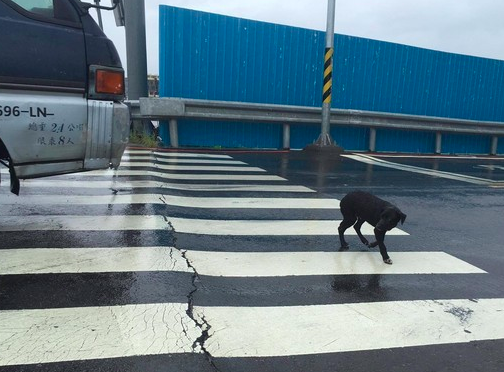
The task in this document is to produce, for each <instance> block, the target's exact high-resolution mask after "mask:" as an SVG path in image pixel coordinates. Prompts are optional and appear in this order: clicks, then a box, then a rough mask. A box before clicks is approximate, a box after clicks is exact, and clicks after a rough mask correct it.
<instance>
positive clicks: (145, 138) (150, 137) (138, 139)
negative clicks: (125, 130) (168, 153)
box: [129, 132, 158, 147]
mask: <svg viewBox="0 0 504 372" xmlns="http://www.w3.org/2000/svg"><path fill="white" fill-rule="evenodd" d="M129 142H130V144H135V145H140V146H143V147H158V141H157V139H156V135H155V134H145V133H140V132H131V133H130V136H129Z"/></svg>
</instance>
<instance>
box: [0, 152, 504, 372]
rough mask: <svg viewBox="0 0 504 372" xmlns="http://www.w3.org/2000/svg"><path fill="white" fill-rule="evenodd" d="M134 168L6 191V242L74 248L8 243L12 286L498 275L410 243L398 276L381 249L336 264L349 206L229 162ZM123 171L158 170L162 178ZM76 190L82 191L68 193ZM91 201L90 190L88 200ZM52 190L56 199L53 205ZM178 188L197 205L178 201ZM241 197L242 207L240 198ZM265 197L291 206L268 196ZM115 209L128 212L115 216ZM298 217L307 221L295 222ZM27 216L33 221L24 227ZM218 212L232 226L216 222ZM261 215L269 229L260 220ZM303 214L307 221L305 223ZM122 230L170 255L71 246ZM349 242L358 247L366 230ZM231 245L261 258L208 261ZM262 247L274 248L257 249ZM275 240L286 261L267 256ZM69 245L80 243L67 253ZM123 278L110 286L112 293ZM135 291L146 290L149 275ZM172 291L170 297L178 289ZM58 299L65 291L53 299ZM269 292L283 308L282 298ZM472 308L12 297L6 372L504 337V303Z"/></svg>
mask: <svg viewBox="0 0 504 372" xmlns="http://www.w3.org/2000/svg"><path fill="white" fill-rule="evenodd" d="M121 167H122V168H120V169H119V170H116V171H114V170H110V171H93V172H85V173H81V174H73V175H68V176H59V177H54V178H51V179H39V180H27V181H23V183H22V187H28V188H29V189H30V191H31V192H36V193H37V194H29V195H23V196H20V197H15V196H11V195H8V194H7V193H6V192H7V190H6V189H5V188H4V189H3V190H2V194H0V203H1V204H2V205H3V206H5V207H9V213H6V214H3V215H1V216H0V231H1V232H6V233H13V232H19V233H20V234H37V236H38V234H40V236H44V235H45V234H53V233H54V234H55V233H64V236H65V237H66V238H68V239H66V240H64V241H63V242H62V243H61V244H59V245H58V246H54V247H50V246H44V245H43V244H42V243H40V245H39V246H36V247H35V248H33V247H28V246H11V245H9V246H6V245H5V244H4V245H3V246H2V248H1V249H0V279H1V278H2V277H5V278H10V280H23V278H25V277H26V278H32V277H36V278H39V277H40V278H46V279H45V280H47V281H48V282H51V281H52V280H53V279H54V278H59V277H61V276H74V275H86V278H90V277H93V276H104V275H115V274H118V275H119V274H130V273H134V274H142V273H143V274H149V273H150V274H152V273H156V274H163V275H164V274H165V273H168V274H170V275H171V274H176V275H187V277H188V278H189V277H190V278H192V281H193V285H194V286H195V290H194V291H195V292H197V291H198V288H197V286H198V284H197V280H196V279H198V280H199V281H201V282H202V283H204V282H205V280H207V281H208V280H213V281H217V282H216V283H218V284H219V283H223V282H227V281H229V282H232V283H234V282H233V281H234V280H236V281H237V283H239V282H242V281H250V283H254V281H260V280H270V279H272V278H274V279H278V278H280V279H281V280H285V281H290V280H292V278H300V279H301V280H305V278H306V280H309V279H308V278H320V277H324V276H327V277H333V276H335V277H343V278H350V279H351V278H359V276H366V275H371V276H380V277H381V276H386V277H387V278H394V277H397V276H402V275H405V276H409V277H413V278H416V275H418V276H422V277H423V278H425V277H427V276H428V277H430V278H439V277H440V276H443V277H451V276H457V275H464V276H465V275H474V276H478V277H484V276H487V275H488V274H487V273H486V272H485V271H484V270H482V269H480V268H478V267H476V266H474V265H472V264H470V263H468V262H465V261H463V260H461V259H459V258H457V257H455V256H453V255H450V254H448V253H445V252H441V251H437V250H435V249H432V248H430V247H420V250H419V251H414V252H411V251H402V249H401V246H400V244H399V243H396V246H395V249H394V252H393V259H394V265H385V264H383V262H382V260H381V256H380V254H379V253H378V250H372V249H370V250H365V251H355V250H354V251H349V252H336V251H335V250H336V248H337V244H338V238H337V235H338V231H337V227H338V225H339V223H340V220H339V218H340V212H339V200H337V199H334V198H318V197H316V196H317V195H316V194H315V192H314V190H311V189H309V188H307V187H305V186H300V185H289V184H288V182H287V180H286V179H285V178H282V177H279V176H276V175H271V174H236V173H237V172H242V173H247V172H248V173H254V172H256V173H257V172H261V173H265V172H266V171H265V170H264V169H261V168H257V167H253V166H250V165H248V164H247V163H245V162H241V161H237V160H234V159H233V158H232V157H231V156H229V155H222V154H206V153H203V152H171V151H169V152H162V151H148V150H133V149H131V150H128V151H127V152H126V153H125V156H124V158H123V163H122V166H121ZM123 167H132V168H136V167H150V168H154V169H156V171H148V170H125V169H124V168H123ZM180 172H183V173H180ZM211 172H220V173H218V174H217V173H211ZM135 177H142V178H140V179H135ZM152 177H154V178H155V179H154V180H152V179H151V178H152ZM130 178H132V179H130ZM163 180H166V181H167V182H163ZM171 180H178V181H177V182H171ZM194 181H196V183H194ZM184 182H186V183H184ZM201 182H204V183H201ZM233 182H235V183H233ZM236 182H240V183H236ZM7 184H8V182H7ZM2 186H5V183H4V184H2ZM66 188H68V189H69V190H70V191H67V192H60V191H61V190H64V189H66ZM81 189H82V190H85V192H84V193H82V194H80V192H81V191H82V190H81ZM146 189H148V190H146ZM154 189H155V190H154ZM48 190H49V191H50V190H52V191H53V193H50V194H48V193H47V191H48ZM171 190H177V191H176V192H174V194H177V193H178V194H183V195H182V196H180V195H170V191H171ZM39 191H40V192H39ZM41 191H45V192H41ZM231 191H233V192H237V193H240V196H233V195H226V193H227V192H231ZM185 192H187V193H185ZM264 192H275V193H282V194H280V195H279V197H273V196H271V195H270V194H268V195H266V197H258V196H257V195H256V193H264ZM93 193H96V194H97V195H93ZM100 193H101V194H100ZM217 193H218V194H217ZM242 193H243V195H242ZM250 193H253V194H250ZM284 193H285V194H284ZM290 193H304V194H303V195H290ZM309 193H310V194H309ZM89 194H91V195H89ZM314 194H315V195H314ZM274 195H276V194H274ZM307 195H308V196H309V195H313V197H311V198H310V197H307ZM301 196H303V197H301ZM139 204H140V205H146V206H147V207H145V208H146V212H144V213H143V214H131V213H134V212H129V213H130V214H128V213H126V212H122V211H126V210H127V209H128V208H127V207H128V206H129V205H139ZM150 205H154V206H156V208H154V207H150ZM159 205H162V206H166V208H162V209H166V214H164V213H163V214H159V212H152V210H153V209H156V210H159V209H160V208H159V207H157V206H159ZM52 206H60V207H62V206H69V208H73V209H71V210H70V211H69V212H67V213H68V214H37V213H30V211H33V210H36V209H37V208H50V207H52ZM83 206H93V207H92V208H91V207H90V208H91V210H92V211H91V212H89V211H87V212H79V208H82V207H83ZM116 206H117V207H116ZM112 207H113V208H112ZM172 207H180V208H182V209H183V210H184V211H186V210H187V211H192V213H196V212H194V211H195V210H194V209H190V208H197V209H201V216H199V215H197V217H194V215H186V214H180V215H179V214H178V212H173V211H174V210H175V211H179V210H181V209H177V208H172ZM28 208H30V210H28V211H27V212H26V213H24V212H23V211H25V210H27V209H28ZM138 208H144V207H143V206H140V207H138ZM61 209H62V208H60V209H59V210H61ZM116 209H118V210H119V211H121V212H120V213H119V212H117V211H116ZM228 209H229V210H228ZM277 209H278V210H283V214H281V215H280V214H278V215H276V217H275V215H274V213H275V210H277ZM112 210H113V211H114V213H109V212H111V211H112ZM290 210H292V211H294V210H295V211H296V213H297V214H296V215H294V214H293V215H292V216H287V217H286V215H288V214H289V212H290ZM17 211H20V214H21V215H15V214H16V212H17ZM74 211H75V212H74ZM96 211H99V212H96ZM196 211H197V212H198V214H200V211H199V210H196ZM212 211H218V212H219V214H218V215H215V216H214V215H212ZM72 212H74V213H72ZM333 212H334V214H333V215H332V213H333ZM80 213H82V214H80ZM86 213H87V214H86ZM156 213H158V214H156ZM254 213H256V214H255V215H254ZM260 213H263V214H262V216H265V218H264V217H263V218H257V217H255V216H257V215H258V214H260ZM301 213H304V214H302V216H306V218H303V217H299V216H300V215H301ZM322 213H325V214H322ZM223 215H225V216H228V215H229V218H223V217H222V216H223ZM251 215H252V216H254V217H250V216H251ZM329 215H330V217H329V218H328V216H329ZM320 216H323V217H320ZM118 232H119V233H121V234H123V235H124V236H125V237H126V238H125V239H127V237H128V236H129V235H131V236H135V234H138V233H142V232H154V233H155V234H158V235H156V236H158V240H157V241H159V242H161V243H160V244H159V245H146V246H127V244H126V246H123V244H124V242H125V241H126V242H127V240H121V243H119V242H117V241H115V240H114V239H109V240H106V241H104V242H103V243H102V244H103V245H102V244H99V245H100V246H91V247H90V246H84V245H82V246H81V245H79V244H80V243H81V242H80V240H79V239H78V238H76V239H72V238H71V237H72V236H73V234H78V233H84V234H91V233H103V234H104V236H105V237H108V236H109V235H107V234H110V233H118ZM362 232H363V234H364V235H368V236H372V235H373V228H372V227H371V226H370V225H368V224H364V225H363V227H362ZM346 234H347V235H353V236H355V235H356V233H355V231H354V230H353V229H348V230H347V232H346ZM408 235H409V234H408V232H407V231H404V230H403V228H402V226H401V228H395V229H393V230H392V231H390V232H388V233H387V239H388V240H389V241H390V242H392V241H393V240H394V239H408V238H407V237H408ZM59 236H60V237H61V236H63V235H61V234H60V235H59ZM76 236H80V235H76ZM84 236H86V235H84ZM173 236H175V237H176V239H172V238H171V237H173ZM184 237H185V238H187V239H189V241H190V242H193V241H197V242H198V244H201V245H202V247H200V249H198V248H195V247H191V246H189V247H183V248H181V247H178V246H177V244H178V243H177V238H178V239H182V238H184ZM224 237H226V238H229V237H231V238H232V239H234V238H236V239H238V241H240V242H243V241H248V240H253V241H254V244H251V246H252V247H255V248H257V249H260V251H253V250H252V251H227V248H226V247H222V248H219V249H208V250H205V249H201V248H206V247H204V245H205V242H206V241H207V240H211V239H215V240H216V241H220V240H222V239H223V238H224ZM301 237H316V238H317V239H318V238H320V237H330V239H332V240H331V242H332V243H331V246H330V247H327V246H325V247H323V246H321V247H313V246H312V247H308V246H307V247H306V248H305V247H303V250H302V251H290V249H289V248H290V247H289V246H288V244H289V243H288V239H301ZM256 238H260V239H261V240H259V241H258V242H255V240H254V239H256ZM275 238H276V239H277V240H278V241H277V242H276V243H275V244H276V245H277V247H280V248H279V249H278V251H275V250H270V249H269V247H263V246H262V245H263V244H268V243H267V242H268V241H270V240H273V239H275ZM105 239H107V238H105ZM191 239H192V240H191ZM219 239H220V240H219ZM240 239H241V240H240ZM264 241H266V243H263V242H264ZM284 241H285V243H284ZM397 241H404V240H397ZM67 242H73V244H74V245H69V246H65V245H64V244H65V243H67ZM140 242H141V241H140ZM173 242H175V246H172V244H174V243H173ZM199 242H201V243H199ZM163 243H166V246H165V245H163ZM238 244H239V243H238ZM282 244H284V245H282ZM359 244H360V243H359ZM391 244H392V243H391ZM361 247H364V246H361ZM236 248H241V247H236ZM280 250H281V251H280ZM326 250H327V251H326ZM391 255H392V254H391ZM110 278H112V276H110ZM114 278H115V277H114ZM41 280H42V279H41ZM117 280H118V279H114V280H111V281H110V282H107V281H106V280H104V281H103V283H102V286H103V287H106V286H107V285H112V283H113V282H114V281H117ZM131 280H132V281H136V277H135V276H133V279H131ZM160 281H161V283H162V286H163V291H162V292H163V293H165V292H166V286H167V285H170V284H167V283H168V282H165V281H163V280H160ZM219 281H220V282H219ZM247 283H248V282H247ZM218 284H217V285H218ZM13 288H14V287H13ZM149 288H150V287H149ZM102 289H103V288H102ZM9 290H11V291H14V289H9V288H7V287H2V288H0V296H1V295H2V293H3V292H2V291H9ZM52 290H56V289H54V288H52V287H51V288H48V291H52ZM233 290H234V287H233ZM269 290H270V291H271V293H273V295H272V296H273V297H274V293H275V290H276V289H275V288H270V289H269ZM127 291H128V290H127V289H126V292H127ZM236 291H239V290H238V289H237V290H236ZM461 293H462V292H461ZM192 295H193V294H192V293H191V295H190V296H192ZM306 295H307V296H309V293H308V292H307V293H306ZM188 296H189V294H186V295H185V297H184V298H187V297H188ZM132 297H133V296H132ZM132 297H131V298H132ZM124 298H127V299H128V298H130V297H128V296H127V295H125V297H124ZM467 298H468V297H465V298H464V297H462V294H461V298H460V299H453V298H452V299H432V298H425V299H421V300H417V299H410V300H402V301H388V300H386V299H382V300H377V301H375V302H369V301H366V302H357V303H334V304H332V303H331V304H324V305H321V304H310V305H302V306H301V305H284V306H270V305H268V304H261V306H257V304H254V306H252V304H251V305H247V304H245V305H240V306H226V304H217V305H216V304H212V305H206V304H205V303H198V302H197V301H194V303H193V300H189V301H185V299H184V300H179V301H170V299H169V298H166V297H162V298H159V299H158V300H157V301H153V302H145V303H136V302H135V303H133V302H132V303H129V302H128V303H120V304H117V305H110V304H102V303H99V304H93V303H91V304H90V305H87V306H80V305H79V306H76V305H75V303H73V302H72V300H69V302H68V306H65V307H54V308H51V306H47V308H44V307H41V308H22V307H15V306H12V307H11V308H7V307H2V306H5V305H2V302H1V297H0V366H15V365H23V364H29V365H35V364H44V363H53V362H69V361H86V360H94V359H96V360H102V359H108V358H122V357H132V358H134V357H137V356H153V355H166V354H192V353H195V354H198V355H199V354H203V353H208V354H209V355H211V356H212V357H213V358H250V357H260V358H263V357H285V356H298V355H310V354H329V353H342V352H348V351H369V350H379V349H389V348H400V347H406V346H408V347H416V346H424V345H441V344H459V343H460V344H461V343H469V342H472V341H478V340H494V339H504V326H503V324H504V312H503V311H502V309H504V299H500V298H482V299H467ZM384 314H393V316H384ZM203 343H204V348H203V347H202V344H203ZM125 372H127V371H125Z"/></svg>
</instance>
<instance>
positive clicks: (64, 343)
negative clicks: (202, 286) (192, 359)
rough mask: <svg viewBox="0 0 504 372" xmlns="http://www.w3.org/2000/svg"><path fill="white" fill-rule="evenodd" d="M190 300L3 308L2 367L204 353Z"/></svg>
mask: <svg viewBox="0 0 504 372" xmlns="http://www.w3.org/2000/svg"><path fill="white" fill-rule="evenodd" d="M186 311H187V304H182V303H161V304H138V305H124V306H103V307H77V308H63V309H36V310H4V311H0V330H1V331H0V366H9V365H19V364H38V363H53V362H63V361H71V360H87V359H104V358H118V357H127V356H136V355H159V354H168V353H170V354H171V353H174V354H176V353H195V352H196V353H201V349H200V347H199V345H198V344H195V345H197V346H196V349H193V347H192V345H193V343H195V341H196V339H197V338H198V337H200V336H201V330H200V329H199V328H198V327H197V326H196V324H195V322H194V321H193V320H191V319H190V318H189V316H188V315H187V314H186Z"/></svg>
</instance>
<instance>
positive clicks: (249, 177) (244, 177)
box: [72, 169, 286, 181]
mask: <svg viewBox="0 0 504 372" xmlns="http://www.w3.org/2000/svg"><path fill="white" fill-rule="evenodd" d="M72 176H73V177H86V176H102V177H115V176H148V177H159V178H164V179H169V180H203V181H286V179H285V178H282V177H279V176H275V175H269V174H261V175H256V174H184V173H163V172H156V171H149V170H122V169H119V170H113V169H108V170H97V171H89V172H81V173H75V174H72Z"/></svg>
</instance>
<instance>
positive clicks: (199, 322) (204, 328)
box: [161, 198, 220, 372]
mask: <svg viewBox="0 0 504 372" xmlns="http://www.w3.org/2000/svg"><path fill="white" fill-rule="evenodd" d="M161 200H162V201H163V202H164V199H163V198H161ZM163 218H164V219H165V221H166V223H167V224H168V226H169V228H170V230H171V233H172V236H171V238H172V241H171V246H172V247H173V248H174V249H176V250H178V251H179V252H180V254H181V256H182V258H183V259H184V260H185V262H186V265H187V267H188V268H189V269H190V270H191V271H192V278H191V285H192V287H193V289H192V290H191V291H190V292H189V294H188V295H187V309H186V314H187V316H188V317H189V318H190V319H191V320H192V321H193V322H194V323H195V324H196V326H197V327H198V328H199V329H200V330H201V336H199V337H198V338H197V339H195V340H194V342H193V344H192V349H193V351H194V352H198V351H199V350H201V351H202V352H203V354H204V355H205V357H206V359H207V361H208V363H209V364H210V365H211V366H212V368H213V369H214V370H215V371H217V372H220V370H219V368H217V366H216V365H215V363H214V360H213V356H212V355H211V354H210V352H209V351H208V350H207V349H206V346H205V343H206V342H207V341H208V339H209V338H210V334H209V331H210V329H211V328H212V326H211V325H210V324H209V323H208V321H207V320H206V319H205V317H204V316H203V315H202V316H195V314H194V295H195V293H196V292H197V291H198V283H200V277H199V274H198V271H197V270H196V268H195V267H194V266H193V264H192V263H191V261H190V260H189V258H188V257H187V250H184V249H180V248H179V247H177V237H176V236H175V232H176V230H175V227H174V226H173V224H172V223H171V221H170V220H169V219H168V217H167V216H163ZM198 349H199V350H198Z"/></svg>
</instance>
